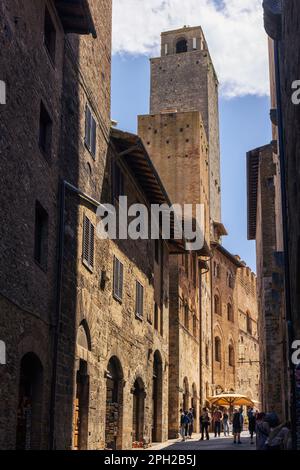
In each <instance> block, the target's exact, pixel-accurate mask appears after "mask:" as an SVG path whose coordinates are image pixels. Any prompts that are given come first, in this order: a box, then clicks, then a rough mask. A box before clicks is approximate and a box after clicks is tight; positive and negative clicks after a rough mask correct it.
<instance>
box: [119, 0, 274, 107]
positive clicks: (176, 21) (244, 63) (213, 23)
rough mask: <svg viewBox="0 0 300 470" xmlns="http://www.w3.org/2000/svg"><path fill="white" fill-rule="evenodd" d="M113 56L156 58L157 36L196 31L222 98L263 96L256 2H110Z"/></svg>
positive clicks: (263, 52) (263, 58) (262, 43)
mask: <svg viewBox="0 0 300 470" xmlns="http://www.w3.org/2000/svg"><path fill="white" fill-rule="evenodd" d="M113 3H114V9H113V51H114V53H121V54H122V53H129V54H134V55H136V54H146V55H149V56H152V57H154V56H157V55H158V54H159V50H160V48H159V44H160V33H161V32H162V31H167V30H168V29H175V28H179V27H182V26H183V25H190V26H197V25H201V26H202V28H203V30H204V33H205V36H206V39H207V42H208V46H209V49H210V53H211V55H212V59H213V61H214V65H215V68H216V71H217V74H218V77H219V80H220V83H221V93H222V95H223V96H225V97H229V98H231V97H235V96H243V95H247V94H253V95H254V94H255V95H266V94H268V93H269V85H268V80H269V77H268V53H267V37H266V34H265V32H264V28H263V12H262V6H261V5H262V0H184V1H183V0H114V2H113Z"/></svg>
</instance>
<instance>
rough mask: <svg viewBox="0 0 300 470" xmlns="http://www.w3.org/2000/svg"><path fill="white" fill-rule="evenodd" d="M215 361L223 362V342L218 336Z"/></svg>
mask: <svg viewBox="0 0 300 470" xmlns="http://www.w3.org/2000/svg"><path fill="white" fill-rule="evenodd" d="M215 361H216V362H219V363H220V364H221V362H222V351H221V340H220V338H219V337H218V336H217V337H216V338H215Z"/></svg>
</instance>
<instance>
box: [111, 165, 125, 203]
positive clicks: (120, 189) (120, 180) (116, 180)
mask: <svg viewBox="0 0 300 470" xmlns="http://www.w3.org/2000/svg"><path fill="white" fill-rule="evenodd" d="M112 173H113V175H112V178H113V184H112V187H113V202H114V200H116V199H117V200H118V199H119V197H120V196H124V175H123V172H122V170H121V168H120V167H119V165H117V163H116V162H113V167H112Z"/></svg>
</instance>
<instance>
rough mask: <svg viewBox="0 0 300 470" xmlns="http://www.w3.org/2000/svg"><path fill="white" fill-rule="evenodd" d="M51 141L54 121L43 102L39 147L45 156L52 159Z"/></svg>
mask: <svg viewBox="0 0 300 470" xmlns="http://www.w3.org/2000/svg"><path fill="white" fill-rule="evenodd" d="M51 140H52V119H51V117H50V115H49V113H48V111H47V109H46V107H45V105H44V103H43V102H41V107H40V129H39V146H40V149H41V150H42V152H43V154H44V155H45V156H47V157H49V158H50V157H51Z"/></svg>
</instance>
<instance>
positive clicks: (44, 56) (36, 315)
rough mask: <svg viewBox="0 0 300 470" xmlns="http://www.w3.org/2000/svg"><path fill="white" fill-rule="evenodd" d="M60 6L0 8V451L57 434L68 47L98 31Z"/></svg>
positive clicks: (83, 15) (87, 18) (84, 14)
mask: <svg viewBox="0 0 300 470" xmlns="http://www.w3.org/2000/svg"><path fill="white" fill-rule="evenodd" d="M55 3H56V2H55ZM55 3H54V2H45V1H42V2H38V3H37V2H35V1H26V2H18V1H9V2H8V1H4V2H1V7H0V10H1V15H0V17H1V19H0V22H1V39H0V41H1V52H0V64H1V65H0V69H1V79H2V80H3V81H4V82H5V83H6V91H7V100H6V105H3V106H1V121H0V126H1V131H0V134H1V143H0V145H1V216H0V217H1V226H2V228H1V237H0V238H1V256H0V273H1V274H0V276H1V281H0V289H1V294H0V302H1V315H0V331H1V333H0V336H1V338H3V340H4V341H5V343H6V364H5V365H4V366H1V370H0V374H1V379H0V381H1V390H0V394H1V400H0V402H1V405H0V416H1V418H0V423H1V424H0V427H1V432H0V447H1V448H15V447H17V448H24V447H26V448H28V447H30V448H32V449H39V448H47V447H48V446H49V435H50V433H51V422H50V421H51V419H50V415H51V408H50V402H51V398H52V389H51V384H52V378H53V366H52V365H53V361H52V358H53V331H54V329H55V326H56V317H55V312H56V294H55V293H56V281H57V277H56V276H57V264H56V255H57V233H58V224H59V221H58V187H59V178H60V157H61V154H60V125H61V120H60V117H61V101H62V94H63V82H64V76H63V75H64V74H63V67H64V41H65V33H66V31H68V32H70V33H71V32H72V31H74V32H75V30H76V32H79V31H77V27H78V29H79V27H80V28H81V31H80V33H81V34H89V33H93V32H94V25H93V21H92V18H91V12H90V9H89V8H88V9H86V10H83V5H82V4H80V2H79V3H78V5H77V12H76V13H77V15H78V21H77V22H75V23H76V24H75V23H74V21H73V20H74V19H72V18H70V16H69V15H68V14H66V15H65V14H64V12H63V7H64V6H65V5H63V4H64V2H60V7H59V8H56V5H55ZM107 8H108V7H107V6H106V7H105V9H106V11H109V9H108V10H107ZM20 9H21V10H22V15H21V16H20ZM80 33H79V34H80ZM108 37H109V35H108ZM50 135H51V143H50ZM45 240H48V243H44V242H45ZM31 384H34V390H32V391H31ZM32 393H34V394H35V397H34V398H35V401H34V405H33V406H31V407H29V403H30V400H31V398H32V397H31V396H30V394H32ZM26 419H27V423H28V422H29V421H30V422H32V426H31V432H30V433H28V430H27V431H26Z"/></svg>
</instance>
